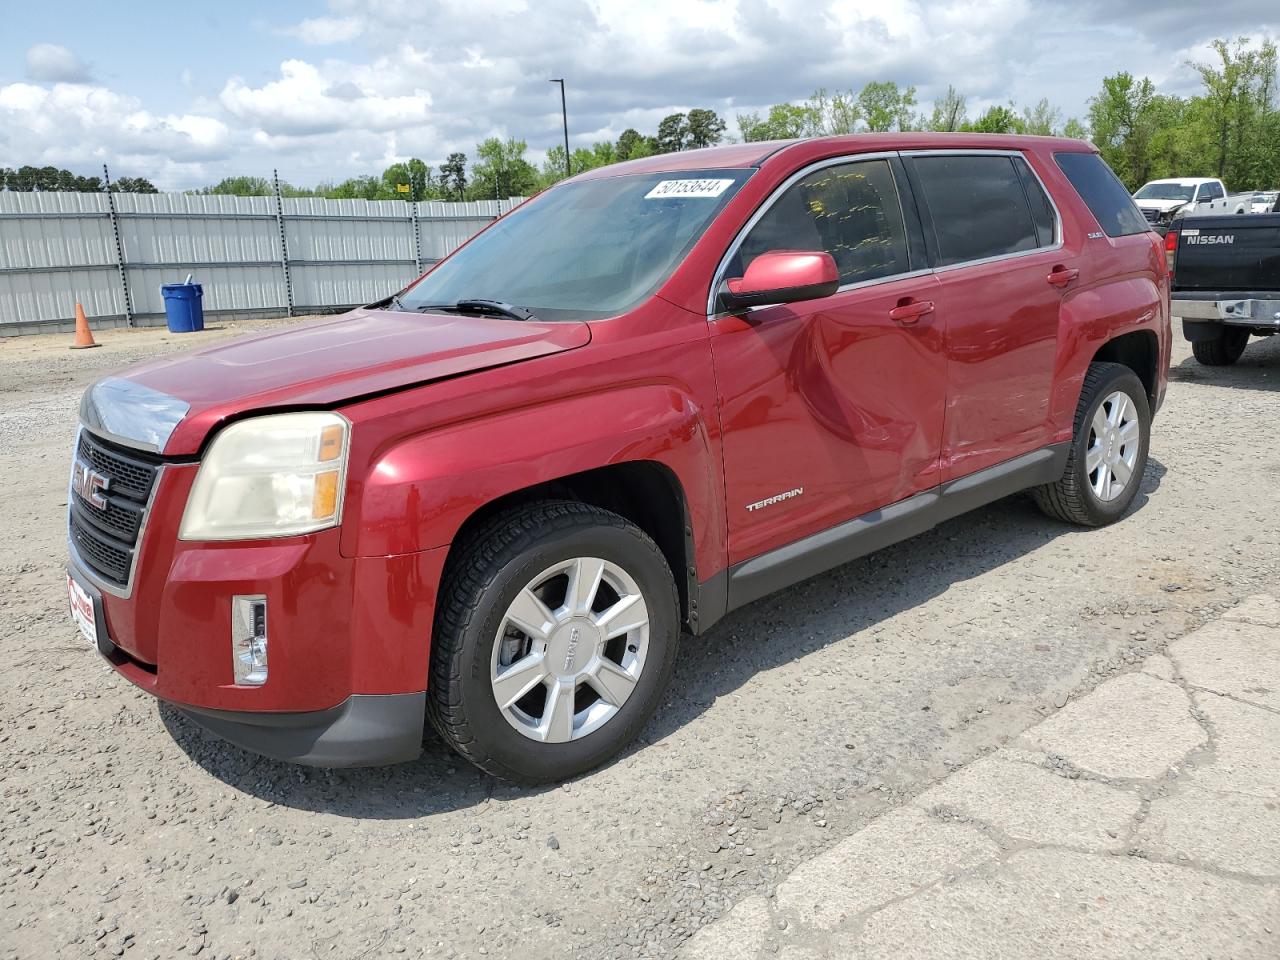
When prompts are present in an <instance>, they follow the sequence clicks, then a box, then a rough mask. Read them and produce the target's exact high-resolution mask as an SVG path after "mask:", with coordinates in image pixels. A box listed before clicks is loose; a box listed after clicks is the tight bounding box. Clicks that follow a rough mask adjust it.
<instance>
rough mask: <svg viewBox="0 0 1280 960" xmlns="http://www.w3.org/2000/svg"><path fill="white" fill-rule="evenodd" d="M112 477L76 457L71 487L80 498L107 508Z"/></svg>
mask: <svg viewBox="0 0 1280 960" xmlns="http://www.w3.org/2000/svg"><path fill="white" fill-rule="evenodd" d="M110 483H111V480H110V478H108V477H104V476H103V475H102V474H100V473H98V471H97V470H94V469H93V468H92V467H90V466H89V465H88V464H87V463H85V462H84V461H83V460H80V459H76V461H75V462H74V463H72V465H71V489H72V490H73V491H75V492H76V494H78V495H79V497H80V499H81V500H83V501H84V502H85V503H88V504H90V505H92V506H94V507H97V508H98V509H99V510H105V509H107V498H106V496H105V494H106V492H107V487H108V485H109V484H110Z"/></svg>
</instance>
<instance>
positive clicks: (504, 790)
mask: <svg viewBox="0 0 1280 960" xmlns="http://www.w3.org/2000/svg"><path fill="white" fill-rule="evenodd" d="M1165 472H1166V471H1165V467H1164V465H1163V464H1162V463H1161V462H1160V461H1159V460H1157V459H1155V458H1150V459H1149V460H1148V463H1147V469H1146V472H1145V473H1144V475H1143V483H1142V488H1141V490H1140V492H1139V494H1138V496H1137V498H1136V499H1135V500H1134V504H1133V506H1132V507H1131V508H1130V515H1131V514H1132V513H1134V512H1136V511H1138V510H1142V509H1144V508H1145V507H1146V505H1147V503H1148V502H1149V500H1150V498H1151V495H1152V494H1153V493H1155V492H1156V490H1158V489H1159V487H1160V483H1161V480H1162V478H1163V477H1164V474H1165ZM1069 535H1082V531H1081V530H1080V529H1079V528H1077V527H1073V526H1070V525H1068V524H1065V523H1060V522H1057V521H1054V520H1050V519H1048V518H1046V517H1045V516H1044V515H1043V514H1041V513H1040V512H1039V510H1038V509H1037V508H1036V506H1035V504H1034V503H1033V502H1032V500H1031V498H1030V497H1029V496H1027V495H1026V494H1017V495H1014V496H1012V497H1007V498H1006V499H1004V500H1001V501H998V502H997V503H994V504H991V505H990V506H987V507H984V508H982V509H980V510H976V511H974V512H972V513H969V514H967V515H965V516H962V517H958V518H956V519H954V520H949V521H947V522H946V523H944V524H942V525H940V526H938V527H935V528H934V529H933V530H930V531H928V532H926V533H923V534H920V535H919V536H916V537H913V538H912V539H910V540H906V541H903V542H902V543H899V544H896V545H894V546H892V547H887V548H885V549H884V550H881V551H879V552H877V553H874V554H871V555H870V556H867V557H863V558H862V559H860V560H856V561H854V562H852V563H848V564H845V565H844V566H842V567H838V568H837V569H835V570H832V571H829V572H827V573H825V574H822V575H821V576H818V577H814V578H813V579H811V580H808V581H805V582H804V583H801V584H797V585H796V586H794V587H791V588H789V589H788V590H784V591H782V592H781V593H778V594H774V595H773V596H769V597H765V598H763V599H760V600H757V601H756V602H755V603H752V604H750V605H749V606H747V607H744V608H742V609H741V610H737V611H734V612H733V613H732V614H730V615H729V616H727V617H726V618H725V619H724V620H722V621H721V622H720V623H718V624H717V625H716V626H715V627H714V628H712V629H711V630H710V631H709V632H708V633H707V634H705V635H704V636H700V637H697V638H689V637H686V638H685V639H684V644H683V648H682V651H681V656H680V660H679V663H678V665H677V668H676V673H675V676H674V677H673V679H672V683H671V687H670V689H669V691H668V694H667V697H666V698H665V701H664V703H663V704H662V705H661V706H660V708H659V710H658V712H657V714H656V715H655V716H654V718H653V719H652V720H651V721H650V722H649V723H648V725H647V726H646V727H645V729H644V730H643V731H642V733H641V735H640V737H639V738H638V740H637V742H636V743H635V744H634V745H632V746H631V747H629V748H628V749H627V750H626V751H624V752H623V753H622V754H621V755H620V756H619V757H618V758H615V759H614V760H613V761H611V762H610V764H608V765H607V766H611V765H612V764H613V763H617V762H618V761H619V760H621V759H622V758H624V757H626V756H627V755H628V754H630V753H632V752H633V751H636V750H643V749H645V748H646V746H647V745H649V744H652V743H654V742H655V741H658V740H660V739H662V738H663V737H666V736H668V735H670V734H671V733H673V732H674V731H677V730H679V729H680V728H681V727H683V726H685V725H686V724H688V723H689V722H690V721H692V720H694V719H695V718H696V717H698V716H699V715H700V714H702V713H703V712H704V711H705V710H707V709H708V708H709V707H710V706H711V705H712V704H713V703H715V701H716V700H717V699H718V698H720V697H722V696H725V695H727V694H730V693H732V692H733V691H735V690H737V689H738V688H739V687H741V686H742V685H743V684H745V683H747V682H748V681H749V680H750V679H751V678H752V677H753V676H755V675H756V674H757V673H759V672H761V671H764V670H768V669H770V668H771V667H775V666H778V665H780V664H783V663H785V662H787V661H790V660H794V659H796V658H797V657H800V656H804V655H805V654H809V653H813V652H814V651H818V650H821V649H823V648H824V647H826V646H828V645H830V644H833V643H836V642H838V641H840V640H843V639H845V638H847V637H848V636H850V635H851V634H853V633H857V632H859V631H862V630H865V629H867V628H868V627H871V626H874V625H875V624H877V623H879V622H880V621H882V620H887V619H889V618H891V617H893V616H895V615H897V614H899V613H902V612H904V611H907V610H911V609H913V608H915V607H918V606H921V605H922V604H926V603H928V602H929V601H930V600H931V599H933V598H934V597H936V596H938V595H940V594H941V593H943V592H944V591H945V590H946V589H947V588H948V587H949V586H950V585H952V584H953V583H956V582H960V581H964V580H970V579H973V578H975V577H979V576H982V575H983V574H985V573H987V572H989V571H991V570H994V569H996V568H998V567H1000V566H1002V565H1004V564H1006V563H1008V562H1010V561H1012V560H1016V559H1018V558H1020V557H1023V556H1026V555H1027V554H1029V553H1032V552H1033V551H1035V550H1037V549H1038V548H1040V547H1041V546H1043V545H1045V544H1046V543H1049V542H1051V541H1053V540H1055V539H1057V538H1058V537H1061V536H1069ZM1084 535H1087V534H1084ZM819 598H822V600H823V602H821V603H819V602H816V601H817V600H818V599H819ZM797 610H800V611H806V612H804V613H802V614H800V615H797ZM159 711H160V718H161V720H162V722H163V723H164V726H165V727H166V729H167V730H168V732H169V734H170V735H171V736H172V737H173V739H174V741H175V742H176V743H177V745H178V746H179V747H180V748H181V749H182V750H183V751H184V752H185V753H186V754H187V755H188V756H189V757H190V758H191V759H192V760H193V761H194V762H195V763H196V764H197V765H198V766H200V767H201V768H202V769H203V770H204V771H205V772H207V773H208V774H209V775H211V776H213V777H215V778H217V779H218V780H221V781H222V782H223V783H225V784H227V785H228V786H230V787H232V788H234V789H236V790H238V791H241V792H243V793H247V794H250V795H252V796H255V797H258V798H259V799H262V800H267V801H270V802H272V803H276V804H279V805H281V806H287V807H291V808H295V809H299V810H307V811H312V812H324V813H329V814H333V815H335V816H340V817H351V818H359V819H377V820H383V819H387V820H391V819H411V818H420V817H429V816H431V815H433V814H438V813H444V812H449V811H454V810H459V809H464V808H469V807H474V806H476V805H478V804H481V803H483V802H484V801H485V800H487V799H489V798H491V797H496V798H499V799H516V798H520V797H529V796H534V795H537V794H539V793H543V792H545V791H547V790H550V789H554V786H551V787H533V788H530V787H522V786H518V785H515V784H510V783H506V782H504V781H501V780H498V779H496V778H494V777H491V776H489V775H487V774H485V773H482V772H481V771H479V770H477V769H476V768H474V767H472V766H471V764H469V763H468V762H466V761H465V760H463V759H462V758H461V757H459V756H458V755H457V754H455V753H453V751H452V750H451V749H450V748H449V747H448V746H446V745H445V743H444V742H443V741H442V740H441V739H440V738H439V737H438V736H437V735H436V734H435V733H434V731H431V730H430V729H428V731H427V734H426V737H425V742H424V745H423V753H422V756H421V757H419V758H418V759H417V760H415V761H413V762H410V763H403V764H398V765H395V766H390V767H375V768H356V769H343V770H325V769H317V768H311V767H301V766H298V765H296V764H290V763H284V762H281V761H277V760H272V759H269V758H267V757H262V756H258V755H256V754H252V753H249V752H248V751H245V750H242V749H240V748H238V747H235V746H233V745H231V744H229V743H226V742H224V741H222V740H219V739H217V738H216V737H214V736H213V735H212V734H209V733H207V732H205V731H204V730H203V729H201V728H200V727H198V726H196V725H195V724H194V723H192V722H191V721H190V720H188V719H187V718H186V717H185V716H183V715H182V714H181V713H180V712H178V711H177V710H176V709H174V708H173V707H170V706H168V705H167V704H164V703H161V704H160V705H159ZM591 776H592V774H591V773H588V774H585V775H584V779H585V778H590V777H591Z"/></svg>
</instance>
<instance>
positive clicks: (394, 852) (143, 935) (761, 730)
mask: <svg viewBox="0 0 1280 960" xmlns="http://www.w3.org/2000/svg"><path fill="white" fill-rule="evenodd" d="M267 325H268V324H266V323H262V322H260V323H255V324H243V325H239V326H237V327H236V330H237V331H239V330H244V329H255V328H259V327H265V326H267ZM231 332H232V331H231V330H227V329H224V330H220V331H214V332H211V333H208V334H205V335H204V339H203V340H202V341H201V342H208V341H209V340H212V339H214V338H216V337H222V336H227V335H229V334H230V333H231ZM67 339H68V338H65V337H62V338H51V337H39V338H25V339H17V340H7V341H6V340H0V450H3V451H4V453H3V458H0V489H4V490H6V491H7V496H5V497H4V498H3V500H0V538H2V540H3V542H4V543H7V544H9V547H8V548H7V549H6V550H5V551H4V553H3V554H2V555H0V644H2V648H0V654H2V655H3V657H4V662H6V663H8V664H9V665H10V667H9V669H7V670H5V671H3V672H2V673H0V794H2V800H0V817H2V818H3V835H2V838H0V957H6V958H7V957H50V956H57V957H62V956H68V957H77V956H86V955H90V956H98V955H105V956H121V955H128V956H134V957H166V958H167V957H172V956H176V955H179V954H186V955H197V954H200V955H204V956H209V957H241V956H257V957H271V958H274V957H290V958H293V957H312V956H314V957H341V958H354V957H366V956H367V957H373V956H387V955H393V954H396V955H399V954H404V955H407V956H430V957H453V956H459V957H462V956H465V957H472V956H480V955H485V956H492V957H507V956H520V957H525V958H527V957H542V956H552V955H554V956H557V957H566V956H568V957H578V958H584V960H597V958H607V957H630V956H646V957H649V956H652V957H667V956H671V955H672V954H673V953H674V952H675V950H676V949H677V948H678V946H679V945H680V944H681V943H682V942H683V941H684V940H686V939H687V938H688V937H689V936H691V935H692V934H693V932H695V931H696V930H697V929H699V928H700V927H701V926H703V925H705V924H707V923H709V922H711V921H712V920H714V919H716V918H718V917H720V916H722V915H723V914H724V913H725V912H726V911H727V910H728V908H729V907H730V906H732V905H733V904H734V903H736V902H738V901H740V900H742V899H743V898H744V897H747V896H750V895H751V894H754V893H766V894H767V893H768V892H770V891H771V890H772V889H773V888H775V887H776V885H777V884H778V883H779V882H780V880H782V879H783V878H785V877H786V876H788V875H789V874H790V873H791V871H792V870H793V869H794V867H795V866H796V865H797V864H798V863H800V862H802V861H804V860H807V859H809V858H810V857H812V856H813V855H814V854H815V853H818V852H820V851H822V850H825V849H827V848H829V847H831V846H832V845H833V844H834V843H835V842H837V841H838V840H839V839H840V838H842V837H845V836H848V835H849V834H851V833H853V832H854V831H856V830H857V829H858V828H860V827H861V826H863V825H865V824H866V823H867V822H868V821H869V820H870V818H872V817H873V816H875V815H876V814H877V813H880V812H882V811H884V810H886V809H888V808H889V807H891V806H895V805H899V804H901V803H903V802H905V801H906V800H908V799H909V798H911V797H914V796H916V795H917V794H919V793H920V792H921V791H923V790H924V789H926V788H927V787H929V786H930V785H931V784H933V783H935V782H936V781H938V780H939V779H941V778H944V777H945V776H946V775H947V774H948V773H949V772H951V771H952V770H954V769H955V768H957V767H960V766H963V765H965V764H967V763H969V762H970V761H972V760H974V759H975V758H977V757H979V756H981V755H983V754H985V753H989V752H990V751H992V750H993V749H995V748H997V747H998V746H1000V745H1001V744H1003V743H1005V742H1006V741H1008V740H1010V739H1012V738H1015V737H1017V736H1018V735H1019V734H1021V733H1022V731H1024V730H1025V729H1027V728H1028V727H1030V726H1031V725H1032V724H1034V723H1035V722H1037V721H1039V720H1040V719H1042V718H1043V717H1045V716H1047V715H1050V714H1052V713H1054V711H1055V710H1057V709H1058V708H1061V707H1062V706H1064V705H1065V704H1066V703H1067V702H1068V700H1069V699H1071V698H1073V697H1077V696H1079V695H1081V694H1082V693H1084V692H1087V691H1088V690H1090V689H1092V688H1093V687H1094V686H1096V685H1097V684H1098V683H1099V682H1101V681H1102V680H1104V679H1105V678H1107V677H1109V676H1111V675H1112V674H1114V673H1117V672H1120V671H1124V670H1127V669H1131V665H1132V664H1134V663H1137V662H1139V661H1141V660H1143V659H1145V658H1146V657H1147V656H1149V655H1151V654H1154V653H1159V652H1161V651H1162V650H1163V649H1164V647H1165V645H1166V644H1167V643H1168V641H1169V640H1171V639H1173V638H1177V637H1181V636H1183V635H1184V634H1186V633H1187V632H1189V631H1190V630H1192V629H1193V628H1195V627H1197V626H1199V625H1200V624H1201V623H1203V622H1205V621H1206V620H1208V619H1209V618H1211V617H1212V616H1213V615H1214V614H1215V613H1216V612H1217V611H1219V610H1222V609H1224V608H1226V607H1228V606H1230V605H1232V604H1234V603H1235V602H1237V601H1238V600H1240V599H1241V598H1243V597H1245V596H1248V595H1249V594H1251V593H1255V592H1257V590H1256V587H1257V585H1259V584H1267V583H1271V582H1274V580H1275V578H1276V575H1277V572H1280V524H1277V522H1276V516H1275V503H1276V499H1275V496H1274V493H1273V491H1274V488H1275V485H1276V484H1277V483H1278V482H1280V390H1278V388H1280V339H1277V340H1276V341H1266V342H1255V343H1254V344H1253V345H1252V346H1250V348H1249V350H1248V351H1247V352H1246V354H1245V357H1244V359H1243V360H1242V361H1241V363H1240V364H1239V365H1238V366H1236V367H1234V368H1231V369H1227V370H1215V369H1210V368H1207V367H1200V366H1197V365H1196V364H1195V363H1194V361H1193V360H1191V359H1190V358H1189V351H1188V349H1187V345H1186V344H1185V343H1183V342H1182V341H1181V340H1180V339H1179V340H1178V341H1177V343H1176V345H1175V355H1174V370H1173V372H1172V380H1173V382H1172V383H1171V385H1170V390H1169V398H1168V401H1167V403H1166V405H1165V408H1164V410H1163V411H1162V413H1161V416H1160V417H1159V419H1158V420H1157V422H1156V431H1155V436H1154V439H1153V442H1152V447H1151V463H1150V465H1149V467H1148V471H1147V475H1146V477H1145V479H1144V484H1143V492H1142V494H1141V496H1140V497H1139V499H1138V501H1137V504H1136V506H1135V509H1134V511H1133V512H1132V513H1131V515H1129V516H1128V517H1127V518H1126V519H1125V520H1124V521H1122V522H1121V523H1119V524H1117V525H1115V526H1113V527H1110V528H1108V529H1106V530H1101V531H1091V532H1084V531H1078V530H1074V529H1072V528H1069V527H1066V526H1063V525H1061V524H1057V523H1054V522H1051V521H1049V520H1047V519H1045V518H1043V517H1042V516H1041V515H1040V514H1039V513H1038V512H1037V511H1036V510H1035V508H1034V507H1033V506H1032V505H1031V504H1030V502H1029V501H1028V500H1027V499H1026V498H1025V497H1014V498H1010V499H1008V500H1005V501H1002V502H1000V503H998V504H995V505H993V506H991V507H989V508H987V509H984V510H981V511H978V512H977V513H974V514H971V515H969V516H967V517H963V518H960V519H958V520H956V521H952V522H950V523H947V524H945V525H944V526H942V527H940V528H938V529H936V530H934V531H932V532H931V533H929V534H926V535H924V536H921V537H917V538H916V539H914V540H911V541H909V542H907V543H904V544H900V545H898V546H896V547H893V548H891V549H889V550H886V551H883V552H881V553H879V554H877V555H875V556H872V557H869V558H867V559H865V560H862V561H859V562H857V563H854V564H850V565H849V566H846V567H843V568H841V569H839V570H837V571H834V572H832V573H830V574H827V575H825V576H823V577H819V578H817V579H815V580H812V581H810V582H808V583H806V584H803V585H801V586H799V587H796V588H793V589H791V590H789V591H787V592H786V593H784V594H782V595H779V596H776V597H772V598H768V599H765V600H762V601H760V602H758V603H756V604H754V605H752V606H751V607H749V608H747V609H745V610H741V611H738V612H737V613H735V614H734V615H732V616H731V617H729V618H727V619H726V620H725V621H724V622H723V623H721V624H720V625H718V626H717V627H716V629H715V630H713V631H712V632H711V634H710V635H709V636H707V637H703V638H700V639H697V640H693V641H689V642H688V643H687V644H686V646H685V649H684V650H683V651H682V658H681V663H680V665H679V667H678V669H677V672H676V677H675V680H674V683H673V686H672V689H671V693H670V697H669V701H668V702H667V703H666V704H665V706H664V707H663V708H662V709H661V710H660V711H659V713H658V716H657V717H656V718H655V720H654V721H653V722H652V723H651V724H650V726H649V728H648V729H647V730H646V732H645V735H644V736H643V738H642V742H641V743H639V744H637V746H636V747H635V748H634V749H632V750H630V751H629V752H628V753H627V754H626V755H625V756H623V757H622V758H621V759H619V760H618V761H617V762H615V763H613V764H612V765H610V766H608V767H607V768H605V769H603V770H600V771H597V772H595V773H593V774H590V775H588V776H586V777H583V778H582V779H580V780H578V781H575V782H573V783H571V784H568V785H565V786H563V787H559V788H555V789H540V790H527V789H521V788H515V787H511V786H509V785H506V784H503V783H500V782H497V781H494V780H491V779H489V778H487V777H485V776H483V775H481V774H479V773H477V772H475V771H473V770H472V769H471V768H470V767H469V766H468V765H467V764H465V763H463V762H461V761H459V760H457V759H455V757H454V756H453V755H452V754H450V753H449V752H448V750H447V749H446V748H445V747H444V746H443V745H442V744H440V743H439V742H438V741H436V740H435V739H434V738H432V739H430V740H429V741H428V743H427V747H426V751H425V754H424V756H423V757H422V759H420V760H419V761H417V762H415V763H412V764H407V765H402V766H399V767H394V768H387V769H380V770H371V771H370V770H366V771H320V770H312V769H304V768H300V767H294V766H289V765H286V764H281V763H276V762H274V761H270V760H265V759H262V758H259V757H256V756H253V755H250V754H247V753H244V752H242V751H240V750H237V749H236V748H234V747H230V746H228V745H225V744H223V743H221V742H218V741H215V740H213V739H211V738H209V737H207V736H206V735H205V734H203V733H202V732H200V731H199V730H198V729H196V728H195V727H193V726H192V725H191V724H189V723H188V722H186V721H185V720H184V719H183V718H181V717H180V716H177V715H175V714H174V713H173V712H172V711H170V710H167V709H166V708H164V707H161V706H158V705H157V704H156V702H155V701H153V700H152V699H150V698H148V697H146V696H144V695H142V694H140V693H136V692H135V691H134V690H133V689H132V688H131V687H130V686H129V684H128V683H127V682H125V681H124V680H122V679H120V678H118V677H116V676H114V675H113V674H112V673H111V671H110V670H109V669H108V668H107V667H106V666H104V665H103V664H102V663H101V662H99V661H98V660H97V658H96V656H94V655H92V654H91V653H90V652H89V651H87V650H86V649H85V647H84V644H83V643H82V642H81V641H80V640H79V639H78V636H77V634H76V633H75V631H74V629H73V628H72V627H71V626H70V625H69V623H68V617H67V614H66V609H65V607H66V601H65V587H64V584H63V575H62V569H63V564H64V553H65V548H64V529H63V524H64V510H65V495H64V494H65V486H66V476H67V471H68V460H69V450H70V444H71V439H72V435H73V430H74V422H75V411H76V405H77V402H78V398H79V394H80V391H81V390H82V389H83V387H84V386H85V385H87V384H88V383H89V382H90V381H91V380H93V379H94V378H96V377H98V376H101V375H102V374H103V373H105V372H106V371H108V370H110V369H112V368H114V367H116V366H119V365H123V364H126V363H129V362H133V361H135V360H137V359H141V358H143V357H147V356H153V355H155V354H157V353H160V352H163V351H169V350H174V349H179V348H182V347H186V346H188V345H190V344H191V342H192V341H191V338H189V337H188V338H175V337H168V336H166V335H165V334H164V332H163V331H142V332H128V331H119V332H107V333H104V334H101V335H99V339H100V340H102V341H103V342H104V344H105V345H104V347H103V348H102V349H99V350H90V351H81V352H76V353H72V352H70V351H68V350H66V349H65V345H66V342H67Z"/></svg>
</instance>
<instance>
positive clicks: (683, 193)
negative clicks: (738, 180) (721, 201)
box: [644, 180, 733, 200]
mask: <svg viewBox="0 0 1280 960" xmlns="http://www.w3.org/2000/svg"><path fill="white" fill-rule="evenodd" d="M732 183H733V181H732V180H663V181H662V182H661V183H659V184H658V185H657V186H655V187H654V188H653V189H652V190H650V191H649V192H648V193H646V194H645V195H644V198H645V199H646V200H663V199H667V198H669V197H718V196H720V194H722V193H724V192H725V191H726V190H728V189H729V187H730V185H732Z"/></svg>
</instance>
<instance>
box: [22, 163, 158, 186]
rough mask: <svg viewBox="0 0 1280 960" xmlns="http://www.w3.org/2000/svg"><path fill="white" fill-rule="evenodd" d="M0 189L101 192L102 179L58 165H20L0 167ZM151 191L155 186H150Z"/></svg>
mask: <svg viewBox="0 0 1280 960" xmlns="http://www.w3.org/2000/svg"><path fill="white" fill-rule="evenodd" d="M0 190H11V191H13V192H15V193H31V192H32V191H37V190H38V191H40V192H41V193H101V192H102V180H101V179H100V178H98V177H82V176H80V175H79V174H75V173H72V172H71V171H70V170H62V169H59V168H58V167H32V166H22V167H19V168H18V169H16V170H14V169H10V168H8V167H6V168H4V169H0ZM150 192H152V193H154V192H155V187H152V188H151V191H150Z"/></svg>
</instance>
